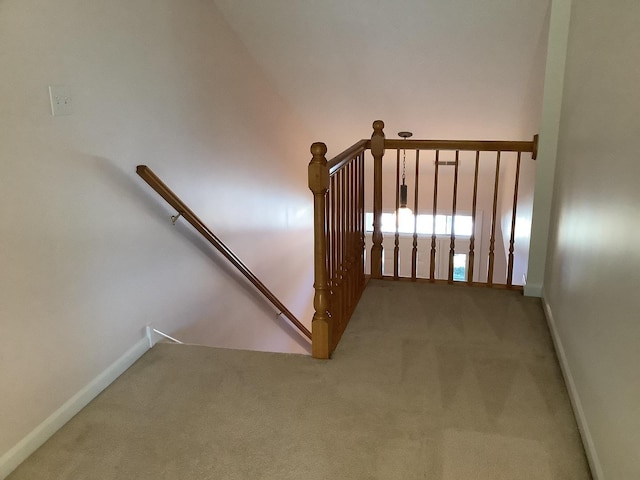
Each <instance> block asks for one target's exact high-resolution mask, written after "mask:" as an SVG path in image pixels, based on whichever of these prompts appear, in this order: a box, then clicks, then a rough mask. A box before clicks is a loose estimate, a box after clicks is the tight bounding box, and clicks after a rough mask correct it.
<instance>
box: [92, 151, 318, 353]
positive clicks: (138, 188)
mask: <svg viewBox="0 0 640 480" xmlns="http://www.w3.org/2000/svg"><path fill="white" fill-rule="evenodd" d="M92 158H93V160H94V161H95V163H96V165H97V166H98V167H99V169H100V171H101V172H102V173H103V174H104V178H105V179H108V180H109V181H110V182H109V183H111V184H112V185H115V186H117V190H118V191H119V192H120V193H121V194H123V196H125V197H128V198H129V199H131V200H132V201H134V202H136V203H137V204H139V205H141V206H143V207H144V209H145V211H146V212H147V213H148V214H149V215H150V216H152V217H155V218H165V219H166V222H165V225H166V227H167V228H166V229H165V231H167V232H169V231H170V230H171V229H173V230H174V232H175V231H177V232H178V233H179V234H180V236H183V237H185V238H186V239H187V240H188V241H189V243H190V244H191V245H192V246H195V247H196V248H197V249H198V250H199V251H200V253H202V254H203V255H204V256H206V257H207V259H208V260H209V261H211V262H213V264H214V265H215V266H216V268H217V269H218V270H219V271H220V272H221V273H222V274H223V276H224V279H225V283H227V282H229V283H230V284H234V285H235V286H236V287H238V288H239V289H240V290H241V291H242V292H244V295H243V297H244V298H246V299H247V300H248V301H250V302H251V303H252V304H253V305H254V306H255V307H256V308H257V309H258V310H259V311H261V312H263V313H264V315H265V317H266V318H268V319H270V321H272V322H273V324H274V325H276V326H277V327H278V328H279V329H280V330H281V331H283V332H284V333H285V334H286V335H287V336H288V337H289V338H290V339H291V340H293V341H294V342H295V343H296V344H297V345H299V346H300V347H301V348H303V349H304V350H307V351H308V352H309V353H310V352H311V350H310V344H309V342H308V341H307V340H306V339H305V338H303V337H302V335H301V334H300V333H299V332H298V331H297V329H296V328H295V327H293V326H292V325H291V323H290V322H289V321H288V320H287V319H286V318H285V317H283V316H282V315H279V312H277V310H276V309H275V307H274V306H273V305H272V304H271V303H270V302H269V301H268V300H267V299H266V298H265V297H264V296H262V294H261V293H260V292H259V291H257V290H256V288H255V287H254V286H253V285H252V284H251V283H250V282H249V281H248V280H247V279H246V278H245V277H244V276H243V275H242V274H241V273H240V272H239V271H238V270H236V269H235V267H233V265H232V264H231V263H229V262H228V261H227V260H226V259H225V258H224V257H223V256H222V255H221V254H220V253H219V252H218V251H217V250H216V249H215V248H214V247H213V246H212V245H211V244H209V242H207V241H206V240H205V239H204V238H203V237H202V236H201V235H200V234H199V233H198V232H197V231H196V230H195V229H194V228H193V227H192V226H191V225H190V224H188V223H187V222H186V221H184V220H182V219H179V220H178V221H177V222H176V223H175V225H173V224H172V222H171V215H172V213H170V212H171V210H172V207H170V206H169V205H164V200H163V199H162V198H161V197H160V196H158V195H157V193H156V192H154V191H153V190H152V189H151V188H150V187H148V185H147V184H146V183H144V181H142V180H141V179H139V178H138V177H137V176H135V173H131V174H128V173H127V172H124V171H123V170H122V169H120V168H118V166H116V165H115V164H113V163H112V162H110V161H109V160H108V159H105V158H101V157H92ZM132 172H133V168H132ZM132 214H135V213H132ZM196 215H197V212H196ZM214 234H215V232H214ZM247 235H251V234H248V233H247ZM221 240H222V239H221ZM227 246H228V247H229V248H230V249H231V250H233V249H232V248H231V247H232V246H230V245H227ZM140 247H141V248H142V247H143V246H142V245H141V246H140ZM241 260H242V259H241ZM274 261H275V260H273V259H272V263H273V262H274ZM254 274H255V272H254ZM261 281H263V282H264V280H262V279H261ZM267 288H269V285H267ZM304 320H305V319H301V321H303V323H306V322H305V321H304Z"/></svg>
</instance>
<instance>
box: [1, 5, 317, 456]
mask: <svg viewBox="0 0 640 480" xmlns="http://www.w3.org/2000/svg"><path fill="white" fill-rule="evenodd" d="M0 71H1V72H2V81H1V82H0V98H2V106H1V108H0V219H1V220H2V221H1V222H0V264H1V265H2V275H1V276H0V319H1V321H0V385H2V392H1V395H0V411H2V412H3V415H2V416H0V457H2V454H3V453H4V452H7V450H8V449H10V448H11V447H12V446H14V445H15V444H16V443H17V442H18V441H20V440H21V439H22V438H23V437H24V436H25V435H27V434H28V433H29V432H30V431H32V429H34V427H36V426H37V425H38V424H40V422H42V421H43V420H44V419H46V418H47V417H48V416H49V415H50V414H51V413H52V412H53V411H54V410H56V409H57V408H58V407H60V406H61V405H62V404H63V403H64V402H65V401H67V400H68V399H69V398H70V397H71V396H72V395H73V394H74V393H76V392H78V391H79V390H80V389H81V388H82V387H83V386H85V385H87V384H88V383H89V382H90V381H91V380H92V379H93V378H95V377H96V375H98V374H99V373H100V372H102V371H103V370H104V369H105V368H107V367H108V366H109V365H111V364H112V363H113V362H114V361H115V360H116V359H118V358H119V357H120V356H121V355H123V353H124V352H126V351H127V350H128V349H129V348H130V347H131V346H132V345H134V344H135V343H136V342H138V341H139V340H140V339H142V338H143V331H144V326H145V325H146V324H147V323H149V322H151V323H153V325H154V326H156V327H157V328H159V329H160V330H164V331H165V332H167V333H170V334H174V335H176V336H178V337H181V338H182V339H184V340H186V341H190V342H197V343H208V344H211V345H221V346H230V347H241V348H249V349H267V350H277V351H291V352H306V351H307V349H306V348H305V346H304V344H305V343H304V342H300V341H299V337H298V335H297V334H295V333H293V332H291V330H290V329H289V328H288V327H287V326H286V324H285V323H284V321H281V320H277V319H276V312H274V311H273V309H272V308H271V307H270V306H268V305H266V304H265V303H264V302H263V301H262V300H261V299H260V298H259V297H256V295H255V294H254V293H253V292H252V291H251V289H248V288H245V287H243V286H242V285H243V283H242V282H243V280H240V281H239V280H238V276H237V275H236V274H235V273H233V272H230V271H229V270H228V268H227V267H226V266H225V265H224V264H223V263H222V262H220V261H219V260H218V258H219V257H218V256H217V255H216V254H215V253H212V252H211V250H210V248H209V247H208V246H207V245H205V244H204V242H203V241H201V240H200V239H199V238H198V237H197V236H196V235H194V234H193V231H192V230H191V229H190V227H188V226H186V225H184V224H179V225H178V226H176V227H173V226H172V225H171V223H170V222H169V216H170V215H171V214H172V213H173V212H172V211H171V209H170V207H168V205H166V204H165V203H164V201H163V200H162V199H161V198H160V197H159V196H157V195H156V194H155V192H153V191H152V190H151V189H150V188H149V187H148V186H147V185H146V184H145V183H144V182H143V181H142V180H141V179H140V178H138V177H137V176H136V175H135V166H136V165H137V164H148V165H150V166H151V167H152V168H153V169H154V170H155V171H156V173H158V174H159V175H160V176H161V177H162V178H163V179H165V180H166V182H167V183H168V184H169V185H170V186H171V187H172V188H173V190H174V191H175V192H176V193H178V194H179V195H181V196H182V197H183V198H184V200H185V201H186V202H187V203H188V204H189V205H190V206H191V207H192V208H193V209H194V210H195V211H196V212H197V213H198V214H199V215H200V216H201V218H202V219H203V220H204V221H205V223H207V224H208V225H209V226H210V227H212V229H213V230H214V231H216V233H217V234H218V235H219V236H220V237H221V238H222V239H223V240H225V241H226V242H227V243H228V245H229V246H230V247H231V248H232V249H233V250H234V251H236V253H238V254H239V255H240V257H241V258H243V259H244V261H245V262H246V263H247V264H248V266H249V267H250V268H252V269H254V271H255V273H256V274H257V275H258V276H259V277H261V278H262V280H263V281H264V283H265V284H266V285H267V286H269V287H271V288H272V290H273V291H274V293H276V294H277V295H281V297H282V300H283V301H284V303H285V304H288V305H289V306H290V308H291V309H292V310H293V312H294V313H296V314H298V315H299V316H300V318H301V319H302V320H303V321H304V322H305V323H307V325H309V324H310V314H311V298H312V297H311V296H312V273H311V266H312V264H311V259H312V232H311V228H310V227H311V219H312V214H311V210H310V208H311V193H310V192H309V191H308V188H307V181H306V167H307V163H308V161H309V159H310V154H309V145H310V143H311V141H312V139H311V138H310V136H309V135H308V134H307V132H306V131H305V130H304V127H303V124H302V122H301V121H300V119H299V118H296V117H295V115H293V114H292V112H291V110H290V108H289V106H288V105H287V104H286V102H285V101H284V100H283V99H282V98H281V97H279V95H278V94H276V93H275V90H273V89H272V88H271V86H270V85H269V83H268V81H267V80H266V78H265V76H264V75H263V73H262V71H261V70H260V68H259V67H258V66H257V65H256V63H255V62H254V61H253V60H252V59H251V57H250V56H249V55H248V54H247V52H246V51H245V49H244V47H243V46H242V44H241V43H240V42H239V41H238V40H237V38H236V37H235V34H234V33H233V32H232V31H231V30H230V29H229V28H228V26H227V24H226V23H225V21H224V19H223V18H222V16H221V15H220V14H219V13H218V11H217V10H216V7H215V5H214V4H213V2H202V1H199V0H182V1H177V0H114V1H109V2H103V1H97V0H89V1H85V0H83V1H79V0H60V1H56V2H47V1H43V0H4V1H2V2H0ZM50 84H62V85H68V86H69V87H70V88H71V91H72V94H73V103H74V106H75V107H74V108H75V113H74V114H73V115H71V116H61V117H53V116H51V114H50V111H49V100H48V92H47V86H48V85H50ZM205 336H206V338H205Z"/></svg>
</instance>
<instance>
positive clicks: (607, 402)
mask: <svg viewBox="0 0 640 480" xmlns="http://www.w3.org/2000/svg"><path fill="white" fill-rule="evenodd" d="M638 19H640V3H638V2H633V1H624V0H616V1H612V2H600V1H597V0H581V1H574V2H573V7H572V11H571V28H570V34H569V44H568V52H567V62H566V77H565V87H564V97H563V103H562V116H561V122H560V131H559V145H558V154H557V172H556V182H555V188H554V205H553V210H552V217H551V236H550V241H549V250H548V253H549V255H548V262H547V269H546V270H547V271H546V276H545V283H544V298H545V301H546V302H547V306H548V311H549V313H550V316H551V320H552V325H554V326H555V330H556V334H557V340H558V342H559V345H560V347H561V348H560V353H561V357H562V359H563V360H564V362H565V369H566V371H567V372H568V376H569V378H570V382H569V384H570V387H571V388H572V389H573V393H574V399H575V400H576V401H577V406H578V409H577V411H578V414H579V416H580V418H581V421H582V426H583V429H584V430H585V432H586V434H587V435H586V441H587V445H588V447H589V449H590V454H591V461H592V465H593V466H594V473H595V474H596V476H597V478H598V479H599V480H603V479H607V480H635V479H638V478H640V373H639V370H638V365H640V348H639V345H640V315H639V313H638V312H640V297H639V296H638V285H640V250H639V249H638V238H640V222H638V205H640V188H639V187H638V179H640V162H639V161H638V152H640V123H639V121H638V118H639V117H638V115H639V112H640V90H639V89H638V85H640V69H639V68H638V62H637V58H638V51H639V50H640V29H638Z"/></svg>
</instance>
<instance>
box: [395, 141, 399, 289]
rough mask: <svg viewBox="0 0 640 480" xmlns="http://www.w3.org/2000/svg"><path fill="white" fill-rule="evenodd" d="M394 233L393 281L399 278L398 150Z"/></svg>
mask: <svg viewBox="0 0 640 480" xmlns="http://www.w3.org/2000/svg"><path fill="white" fill-rule="evenodd" d="M396 152H397V160H396V233H395V239H394V247H393V279H394V280H398V278H399V277H400V233H399V229H400V150H396Z"/></svg>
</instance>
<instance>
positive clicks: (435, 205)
mask: <svg viewBox="0 0 640 480" xmlns="http://www.w3.org/2000/svg"><path fill="white" fill-rule="evenodd" d="M439 162H440V150H436V162H435V170H434V173H433V218H432V231H431V258H430V262H431V263H430V265H429V280H431V281H432V282H433V281H434V280H435V278H436V212H437V211H438V166H439Z"/></svg>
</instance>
